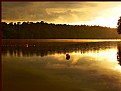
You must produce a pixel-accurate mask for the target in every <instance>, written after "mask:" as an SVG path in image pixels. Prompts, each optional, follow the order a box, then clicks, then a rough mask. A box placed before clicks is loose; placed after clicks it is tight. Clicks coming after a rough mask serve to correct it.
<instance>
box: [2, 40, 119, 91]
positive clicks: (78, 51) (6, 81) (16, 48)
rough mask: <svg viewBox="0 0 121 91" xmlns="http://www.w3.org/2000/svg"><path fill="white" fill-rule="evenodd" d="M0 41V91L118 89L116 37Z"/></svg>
mask: <svg viewBox="0 0 121 91" xmlns="http://www.w3.org/2000/svg"><path fill="white" fill-rule="evenodd" d="M2 42H3V45H2V68H3V69H2V70H3V91H121V66H120V65H121V61H120V56H121V43H120V40H115V41H114V40H100V41H98V40H77V41H76V40H3V41H2ZM66 54H68V55H70V57H69V56H66Z"/></svg>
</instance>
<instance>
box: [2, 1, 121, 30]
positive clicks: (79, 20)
mask: <svg viewBox="0 0 121 91" xmlns="http://www.w3.org/2000/svg"><path fill="white" fill-rule="evenodd" d="M119 16H121V2H114V1H113V2H106V1H105V2H104V1H103V2H99V1H98V2H92V1H91V2H87V1H86V2H71V1H69V2H64V1H63V2H52V1H51V2H47V1H46V2H2V21H5V22H17V21H33V22H37V21H42V20H43V21H45V22H48V23H50V22H51V23H58V24H74V25H75V24H76V25H81V24H86V25H100V26H107V27H114V28H115V27H116V26H117V21H118V18H119Z"/></svg>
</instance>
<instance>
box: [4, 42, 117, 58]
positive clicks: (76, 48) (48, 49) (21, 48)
mask: <svg viewBox="0 0 121 91" xmlns="http://www.w3.org/2000/svg"><path fill="white" fill-rule="evenodd" d="M115 46H116V43H113V42H99V43H91V42H90V43H55V42H54V43H44V42H42V43H35V44H27V47H26V44H23V45H22V44H21V45H20V44H3V46H2V54H3V55H6V54H7V53H8V52H9V54H10V55H11V56H33V55H37V56H41V57H44V56H47V55H52V54H55V53H58V54H66V53H71V52H80V54H84V53H88V52H95V53H98V52H99V51H100V50H104V49H110V48H112V47H115Z"/></svg>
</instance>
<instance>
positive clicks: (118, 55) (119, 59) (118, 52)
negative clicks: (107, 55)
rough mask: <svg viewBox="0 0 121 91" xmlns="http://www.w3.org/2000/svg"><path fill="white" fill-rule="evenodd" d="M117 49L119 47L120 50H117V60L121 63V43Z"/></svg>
mask: <svg viewBox="0 0 121 91" xmlns="http://www.w3.org/2000/svg"><path fill="white" fill-rule="evenodd" d="M117 49H118V51H117V61H118V62H119V64H120V65H121V44H118V46H117Z"/></svg>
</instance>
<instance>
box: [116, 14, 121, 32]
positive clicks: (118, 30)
mask: <svg viewBox="0 0 121 91" xmlns="http://www.w3.org/2000/svg"><path fill="white" fill-rule="evenodd" d="M117 25H118V26H117V32H118V34H121V16H120V18H119V20H118V23H117Z"/></svg>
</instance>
